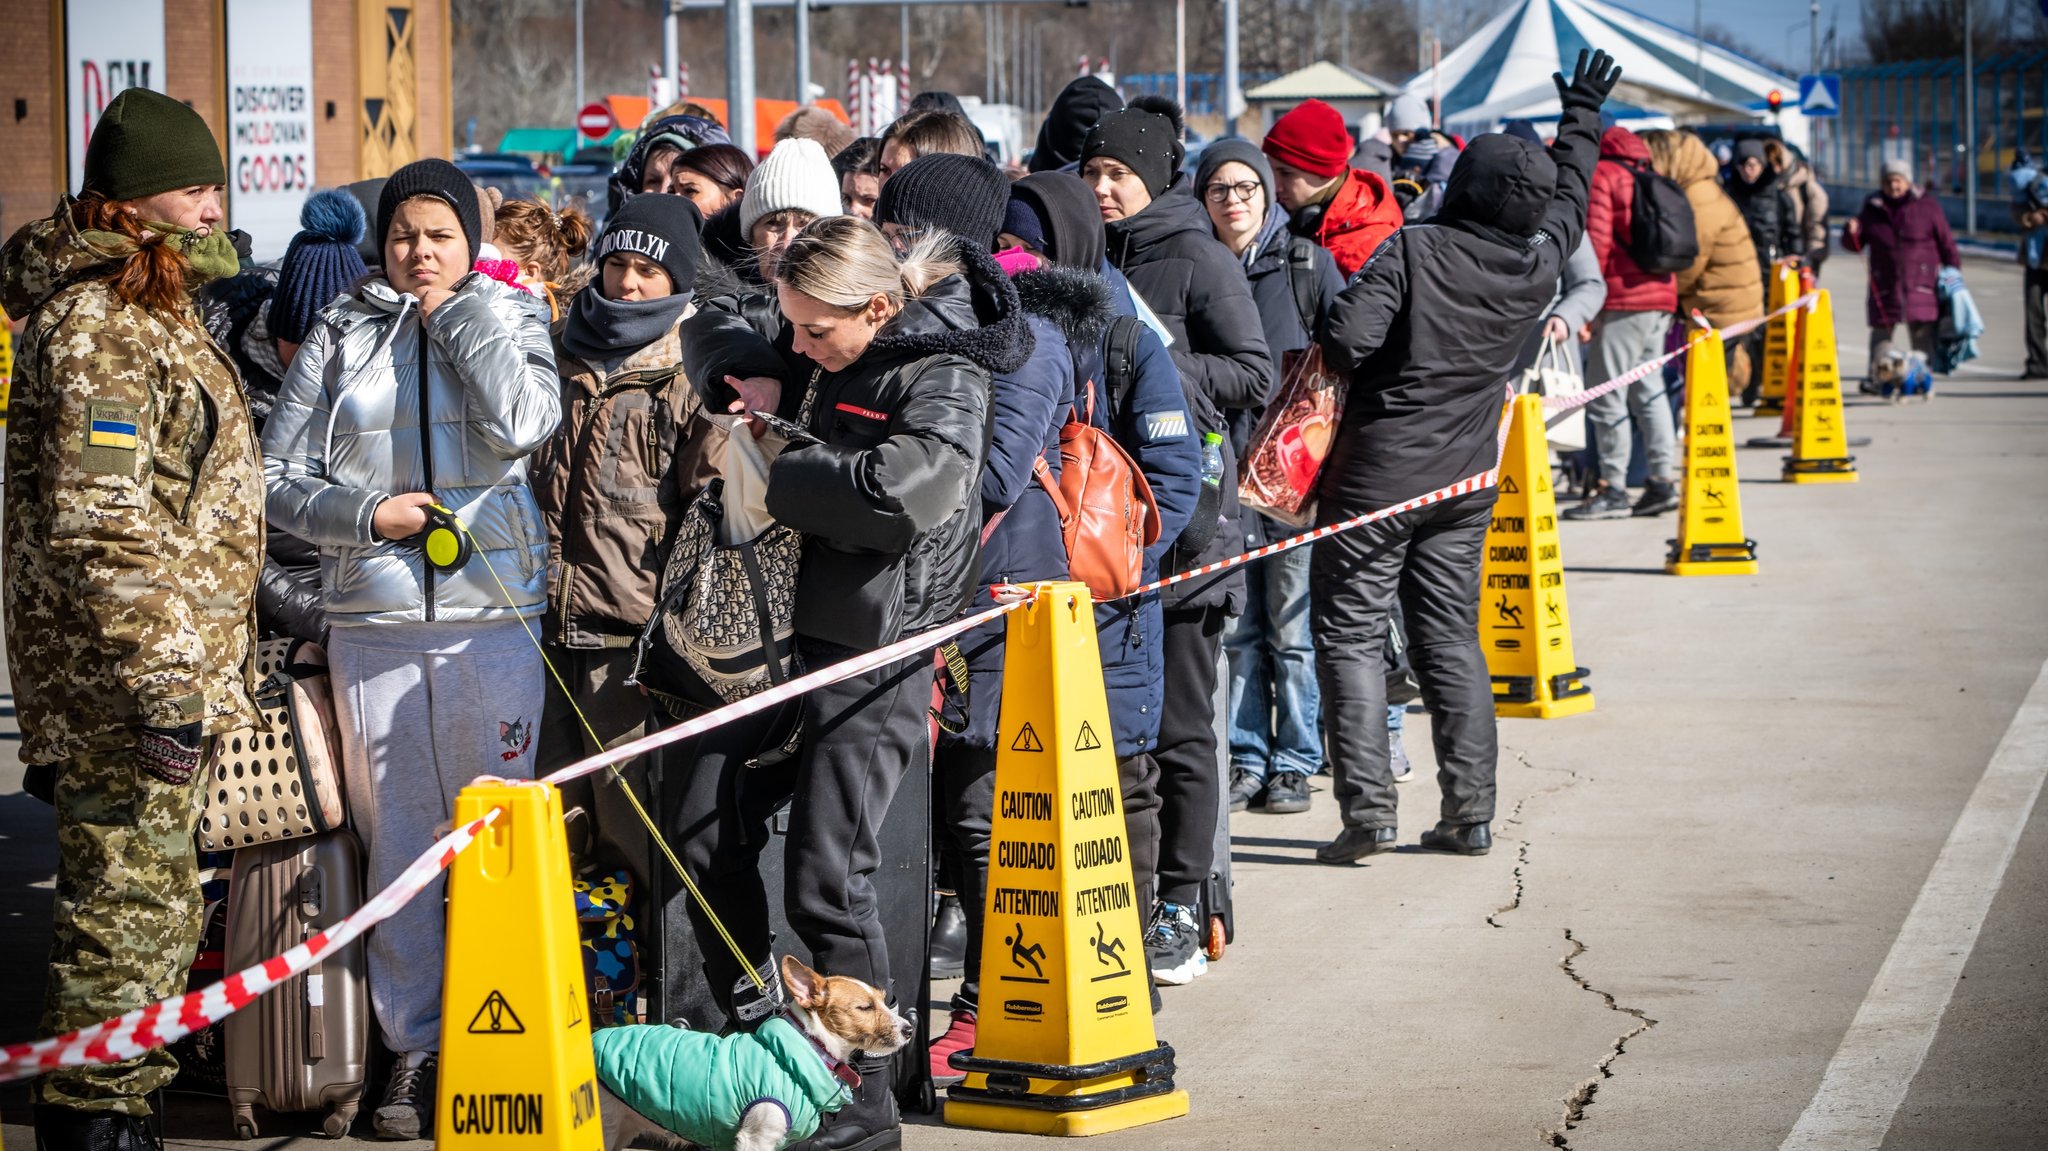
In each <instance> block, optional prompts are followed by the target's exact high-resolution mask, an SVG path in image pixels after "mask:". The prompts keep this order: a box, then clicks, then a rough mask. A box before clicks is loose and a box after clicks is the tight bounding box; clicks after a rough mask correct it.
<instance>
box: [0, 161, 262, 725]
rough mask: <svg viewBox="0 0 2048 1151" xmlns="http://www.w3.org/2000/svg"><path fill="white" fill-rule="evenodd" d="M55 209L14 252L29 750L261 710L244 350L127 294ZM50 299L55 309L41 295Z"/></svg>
mask: <svg viewBox="0 0 2048 1151" xmlns="http://www.w3.org/2000/svg"><path fill="white" fill-rule="evenodd" d="M68 207H69V205H68V202H67V204H66V207H65V208H64V209H60V210H59V212H58V213H57V215H56V216H54V217H52V218H50V219H45V220H38V221H36V222H34V223H31V224H28V225H27V226H25V227H23V228H22V229H21V230H20V231H18V232H16V233H15V234H14V237H13V238H12V239H10V240H9V241H8V242H7V245H6V247H5V248H4V249H0V306H4V307H5V308H6V309H7V312H8V314H10V315H14V316H20V317H23V320H24V323H23V327H22V333H21V345H20V355H19V356H17V357H16V360H15V368H16V370H15V375H14V395H13V400H12V405H11V408H10V410H9V413H8V421H7V475H6V492H7V507H6V519H7V526H6V624H7V658H8V663H9V665H10V669H11V671H12V673H13V676H14V692H15V701H16V705H17V714H18V716H19V719H20V723H21V733H22V749H21V758H22V760H23V761H24V762H27V763H51V762H55V761H57V760H60V759H64V758H67V757H70V756H72V755H75V754H77V753H79V752H81V751H86V750H94V749H102V750H103V749H107V748H112V747H118V746H121V745H123V744H126V743H128V742H131V741H132V740H133V739H134V737H135V729H136V727H138V726H140V725H150V726H157V727H177V726H180V725H183V724H186V723H190V722H192V721H194V720H200V721H203V723H204V725H205V726H204V730H205V731H206V732H207V733H209V734H211V733H216V732H221V731H229V730H233V729H235V728H239V727H248V726H251V725H252V724H253V723H254V722H255V718H256V713H255V709H254V708H253V707H252V706H251V704H250V695H251V691H250V674H251V669H252V667H253V664H252V662H251V660H250V658H249V656H250V649H251V646H252V640H253V637H254V634H255V598H256V578H257V573H258V571H259V570H260V569H261V567H262V562H263V471H262V463H261V459H260V457H259V454H258V452H257V448H256V438H255V432H254V429H253V428H252V426H251V424H250V420H249V410H248V406H247V404H246V403H245V402H244V400H243V396H242V389H241V385H240V381H239V379H238V378H237V376H236V374H235V369H234V367H233V365H232V361H230V360H229V358H228V356H227V354H226V353H225V352H223V351H222V350H221V349H220V348H219V347H218V346H217V345H216V344H215V343H214V342H213V340H212V339H211V338H210V337H208V335H207V334H206V330H205V328H204V327H203V326H201V324H200V321H199V316H198V313H197V312H196V311H195V310H193V309H192V308H191V306H190V305H189V304H188V305H186V307H185V310H184V312H183V313H182V314H165V315H158V314H154V313H152V312H150V311H148V310H146V309H144V308H142V307H140V306H133V305H128V304H124V303H122V302H121V300H120V298H119V297H117V296H116V295H115V294H114V291H113V288H112V286H111V285H110V284H109V282H108V281H107V280H106V279H105V278H104V276H101V275H96V274H95V273H101V272H110V271H112V270H113V265H114V264H115V263H117V262H118V261H119V260H120V259H121V258H122V255H123V254H122V253H120V252H109V251H104V250H99V249H96V248H95V247H94V246H92V245H91V244H89V243H87V242H86V241H85V240H84V239H82V238H80V237H79V236H78V235H77V234H76V233H75V231H74V229H73V227H72V226H71V224H70V222H69V217H68ZM38 305H40V306H38Z"/></svg>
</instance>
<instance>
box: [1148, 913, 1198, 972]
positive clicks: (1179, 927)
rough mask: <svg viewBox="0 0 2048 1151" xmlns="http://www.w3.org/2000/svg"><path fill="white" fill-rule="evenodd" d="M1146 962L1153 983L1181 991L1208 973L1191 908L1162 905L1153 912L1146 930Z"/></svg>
mask: <svg viewBox="0 0 2048 1151" xmlns="http://www.w3.org/2000/svg"><path fill="white" fill-rule="evenodd" d="M1145 959H1146V962H1147V963H1148V965H1149V966H1150V967H1151V968H1152V981H1153V982H1155V983H1166V984H1171V985H1173V986H1175V987H1180V986H1182V985H1184V984H1189V983H1193V982H1194V981H1195V978H1196V977H1197V976H1201V975H1206V974H1208V973H1209V956H1208V953H1206V952H1204V951H1203V950H1202V929H1201V928H1199V927H1197V926H1196V925H1195V909H1194V908H1192V907H1189V906H1187V905H1186V904H1182V903H1162V904H1160V905H1159V906H1158V907H1157V908H1156V909H1155V910H1154V911H1153V912H1152V925H1151V926H1150V927H1147V928H1146V929H1145Z"/></svg>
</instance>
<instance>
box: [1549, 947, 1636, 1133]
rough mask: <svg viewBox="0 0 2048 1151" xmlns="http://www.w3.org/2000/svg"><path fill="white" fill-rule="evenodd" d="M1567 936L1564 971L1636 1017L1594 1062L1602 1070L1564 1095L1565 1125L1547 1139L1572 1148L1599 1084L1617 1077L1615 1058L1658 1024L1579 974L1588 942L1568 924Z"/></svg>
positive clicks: (1585, 988) (1609, 1003) (1617, 1008)
mask: <svg viewBox="0 0 2048 1151" xmlns="http://www.w3.org/2000/svg"><path fill="white" fill-rule="evenodd" d="M1564 939H1565V942H1566V943H1569V944H1571V945H1572V949H1571V951H1570V952H1568V953H1567V954H1566V955H1565V956H1564V958H1562V959H1560V960H1558V961H1557V965H1558V967H1560V968H1562V969H1563V970H1564V973H1565V974H1566V975H1568V976H1570V977H1571V981H1572V982H1573V983H1576V984H1578V985H1579V990H1581V991H1587V992H1590V993H1592V994H1594V995H1598V996H1599V997H1600V1001H1601V1002H1602V1003H1605V1004H1606V1005H1607V1009H1608V1010H1610V1011H1614V1012H1618V1013H1620V1014H1622V1015H1626V1016H1629V1017H1630V1018H1632V1019H1634V1020H1635V1021H1636V1025H1635V1026H1634V1027H1631V1028H1629V1029H1628V1030H1627V1031H1624V1032H1622V1033H1621V1035H1620V1036H1618V1037H1617V1038H1616V1039H1615V1040H1614V1043H1613V1045H1612V1046H1610V1047H1609V1048H1608V1049H1607V1054H1605V1055H1603V1056H1601V1057H1600V1061H1599V1062H1598V1063H1595V1064H1594V1065H1593V1068H1594V1070H1595V1071H1597V1072H1599V1074H1597V1075H1594V1076H1592V1077H1591V1078H1589V1079H1587V1080H1586V1081H1585V1082H1583V1083H1581V1084H1579V1085H1578V1087H1577V1088H1575V1089H1574V1090H1573V1091H1572V1093H1571V1094H1569V1095H1567V1096H1565V1097H1564V1126H1562V1127H1560V1128H1558V1129H1557V1130H1554V1131H1550V1132H1547V1133H1546V1141H1547V1142H1548V1143H1549V1144H1550V1145H1551V1146H1552V1147H1564V1148H1570V1147H1571V1145H1572V1144H1571V1136H1570V1133H1571V1132H1572V1131H1573V1130H1575V1129H1577V1127H1578V1126H1579V1124H1581V1123H1583V1122H1585V1121H1586V1108H1588V1107H1590V1106H1592V1105H1593V1096H1594V1094H1595V1093H1597V1092H1598V1091H1599V1090H1600V1084H1602V1083H1603V1082H1605V1081H1607V1080H1609V1079H1612V1078H1614V1062H1615V1060H1617V1059H1620V1058H1621V1057H1622V1055H1624V1054H1625V1053H1626V1052H1627V1050H1628V1042H1629V1040H1631V1039H1634V1038H1635V1037H1636V1036H1638V1035H1641V1034H1642V1033H1643V1032H1645V1031H1648V1030H1649V1029H1650V1028H1652V1027H1655V1026H1657V1021H1656V1020H1655V1019H1652V1018H1650V1017H1649V1016H1648V1015H1647V1014H1645V1013H1644V1012H1643V1011H1642V1010H1641V1009H1640V1008H1635V1007H1628V1006H1624V1005H1623V1004H1620V1003H1617V1002H1615V999H1614V996H1612V995H1609V994H1608V993H1607V992H1605V991H1602V990H1600V989H1599V988H1598V987H1595V986H1593V985H1592V984H1591V983H1588V982H1587V981H1586V977H1585V976H1583V975H1580V974H1579V970H1578V968H1577V967H1575V966H1573V964H1574V963H1575V962H1576V961H1577V960H1578V958H1579V956H1581V955H1584V954H1585V953H1586V951H1587V947H1586V945H1585V943H1584V942H1583V941H1582V940H1580V939H1579V938H1578V937H1577V936H1575V935H1573V934H1572V929H1571V928H1569V927H1567V928H1565V929H1564Z"/></svg>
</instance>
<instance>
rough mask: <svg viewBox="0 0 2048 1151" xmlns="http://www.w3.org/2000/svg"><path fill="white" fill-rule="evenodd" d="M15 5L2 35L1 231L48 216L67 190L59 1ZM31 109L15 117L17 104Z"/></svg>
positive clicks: (0, 97) (0, 126) (0, 37)
mask: <svg viewBox="0 0 2048 1151" xmlns="http://www.w3.org/2000/svg"><path fill="white" fill-rule="evenodd" d="M22 7H23V8H25V9H26V10H25V11H20V12H15V11H12V10H11V6H10V13H9V16H8V18H7V20H6V25H7V31H6V34H5V35H0V156H4V157H6V161H5V162H4V163H0V235H8V236H11V235H13V234H14V230H15V229H16V228H19V227H20V226H22V225H23V224H26V223H27V222H29V221H30V220H33V219H35V218H36V217H38V216H42V215H46V214H47V213H48V212H49V211H50V209H51V208H52V207H53V206H54V205H55V204H56V202H57V197H58V196H59V195H60V194H61V193H62V191H63V189H62V186H61V185H62V184H63V177H62V175H61V174H60V172H59V169H58V166H57V163H56V160H57V130H58V128H59V124H58V122H57V115H58V113H57V93H58V90H59V87H60V84H61V71H60V65H59V64H58V63H57V62H56V47H55V44H54V41H53V39H52V37H53V35H54V30H53V28H52V26H51V25H52V21H53V20H54V19H55V18H56V17H55V16H54V15H53V13H52V10H53V9H55V8H56V7H57V3H56V0H46V3H42V4H33V3H30V4H24V5H22ZM17 100H19V101H22V102H23V103H22V104H21V105H19V107H21V108H22V110H23V111H24V112H25V113H26V115H25V116H23V118H21V119H19V120H17V119H15V110H16V108H17V107H18V105H16V103H15V101H17Z"/></svg>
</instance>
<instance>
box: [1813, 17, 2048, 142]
mask: <svg viewBox="0 0 2048 1151" xmlns="http://www.w3.org/2000/svg"><path fill="white" fill-rule="evenodd" d="M2044 3H2048V0H2044ZM1799 110H1800V111H1801V112H1804V113H1805V114H1806V115H1808V116H1839V115H1841V114H1842V78H1841V77H1840V76H1837V75H1834V74H1833V73H1830V72H1822V73H1819V74H1818V75H1812V76H1801V77H1800V78H1799Z"/></svg>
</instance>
